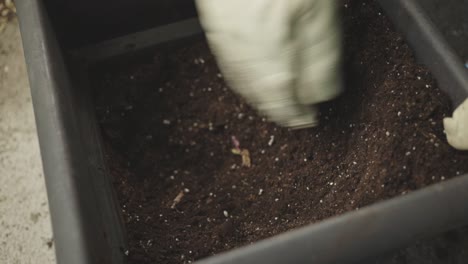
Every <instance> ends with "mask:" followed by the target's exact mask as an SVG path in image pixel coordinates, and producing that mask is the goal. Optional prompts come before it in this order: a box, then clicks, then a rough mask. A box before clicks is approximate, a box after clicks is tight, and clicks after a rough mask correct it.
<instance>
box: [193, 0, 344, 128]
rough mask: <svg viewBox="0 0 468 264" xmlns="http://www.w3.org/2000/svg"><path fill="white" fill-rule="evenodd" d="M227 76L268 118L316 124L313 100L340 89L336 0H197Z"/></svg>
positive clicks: (296, 124) (293, 124) (329, 96)
mask: <svg viewBox="0 0 468 264" xmlns="http://www.w3.org/2000/svg"><path fill="white" fill-rule="evenodd" d="M196 4H197V8H198V13H199V15H200V20H201V23H202V26H203V27H204V29H205V32H206V36H207V38H208V41H209V43H210V47H211V49H212V51H213V53H214V54H215V55H216V57H217V61H218V64H219V66H220V68H221V71H222V72H223V74H224V76H225V77H226V80H227V82H228V84H229V85H230V86H231V88H233V89H234V90H235V91H236V92H238V93H239V94H241V95H242V96H244V97H245V98H246V99H247V100H248V101H249V102H250V103H251V104H252V105H253V106H255V107H256V108H257V109H258V110H260V111H261V112H262V113H264V114H266V115H267V116H268V117H269V119H271V120H273V121H275V122H277V123H279V124H281V125H284V126H289V127H296V128H297V127H307V126H314V125H316V124H317V109H316V108H315V106H313V105H314V104H317V103H320V102H323V101H327V100H330V99H332V98H334V97H336V96H337V95H338V94H339V93H340V92H341V86H342V85H341V81H342V80H341V70H340V62H341V61H340V59H341V31H340V29H339V21H337V18H336V10H335V1H334V0H196Z"/></svg>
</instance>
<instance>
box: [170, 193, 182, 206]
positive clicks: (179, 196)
mask: <svg viewBox="0 0 468 264" xmlns="http://www.w3.org/2000/svg"><path fill="white" fill-rule="evenodd" d="M184 195H185V194H184V191H180V192H179V194H178V195H177V196H176V198H174V201H173V203H172V205H171V209H174V208H175V207H176V206H177V205H178V204H179V203H180V201H182V198H184Z"/></svg>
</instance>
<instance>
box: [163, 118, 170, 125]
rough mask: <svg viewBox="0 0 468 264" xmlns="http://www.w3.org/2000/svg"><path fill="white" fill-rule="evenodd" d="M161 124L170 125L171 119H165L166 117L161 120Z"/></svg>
mask: <svg viewBox="0 0 468 264" xmlns="http://www.w3.org/2000/svg"><path fill="white" fill-rule="evenodd" d="M163 124H164V125H170V124H171V121H169V120H167V119H164V120H163Z"/></svg>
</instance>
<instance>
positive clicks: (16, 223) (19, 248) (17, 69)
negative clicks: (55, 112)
mask: <svg viewBox="0 0 468 264" xmlns="http://www.w3.org/2000/svg"><path fill="white" fill-rule="evenodd" d="M0 263H5V264H7V263H8V264H10V263H11V264H16V263H21V264H22V263H25V264H26V263H41V264H42V263H43V264H49V263H55V255H54V246H53V239H52V230H51V224H50V216H49V208H48V204H47V196H46V191H45V183H44V176H43V173H42V164H41V159H40V155H39V145H38V141H37V134H36V127H35V123H34V115H33V110H32V104H31V96H30V92H29V84H28V79H27V74H26V67H25V61H24V55H23V50H22V45H21V37H20V34H19V28H18V23H17V21H16V20H13V21H11V22H10V23H8V25H7V27H6V29H5V31H4V32H2V33H0Z"/></svg>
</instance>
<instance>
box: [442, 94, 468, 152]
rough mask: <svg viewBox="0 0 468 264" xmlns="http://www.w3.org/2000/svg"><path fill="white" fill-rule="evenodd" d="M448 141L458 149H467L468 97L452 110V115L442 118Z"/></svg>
mask: <svg viewBox="0 0 468 264" xmlns="http://www.w3.org/2000/svg"><path fill="white" fill-rule="evenodd" d="M444 129H445V134H447V141H448V143H449V144H450V145H451V146H452V147H454V148H456V149H459V150H468V99H466V100H465V102H463V103H462V104H461V105H460V106H458V107H457V109H455V111H454V112H453V117H451V118H449V117H447V118H444Z"/></svg>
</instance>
